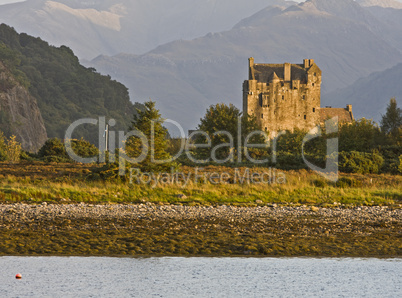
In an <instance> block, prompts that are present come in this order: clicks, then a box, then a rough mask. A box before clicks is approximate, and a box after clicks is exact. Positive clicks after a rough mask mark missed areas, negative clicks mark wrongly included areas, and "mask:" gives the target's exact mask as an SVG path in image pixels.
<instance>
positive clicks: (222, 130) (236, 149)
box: [192, 104, 267, 163]
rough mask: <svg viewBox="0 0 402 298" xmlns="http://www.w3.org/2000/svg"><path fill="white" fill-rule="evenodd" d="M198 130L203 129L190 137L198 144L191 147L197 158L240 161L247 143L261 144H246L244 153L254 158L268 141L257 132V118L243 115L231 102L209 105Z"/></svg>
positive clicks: (263, 135) (242, 159) (244, 156)
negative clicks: (194, 148) (194, 147)
mask: <svg viewBox="0 0 402 298" xmlns="http://www.w3.org/2000/svg"><path fill="white" fill-rule="evenodd" d="M197 131H198V132H202V133H198V132H197V133H196V134H195V135H194V137H193V138H192V140H193V141H194V143H195V144H196V146H197V148H196V150H194V152H195V156H196V158H197V160H205V161H211V160H215V161H216V162H218V163H221V162H233V161H237V162H241V161H244V160H245V159H246V155H245V154H246V153H245V147H248V146H247V145H254V144H256V145H257V146H261V148H258V147H257V146H256V147H254V148H252V147H249V148H248V150H247V152H248V153H247V154H249V156H250V157H251V158H253V159H258V158H260V157H261V156H262V155H264V154H265V153H266V150H267V148H263V147H264V146H266V145H267V144H266V136H265V134H262V133H261V132H260V130H259V128H258V125H257V122H256V119H255V118H254V117H251V116H248V115H243V114H242V112H241V111H240V110H239V109H238V108H236V107H235V106H234V105H232V104H230V105H226V104H216V105H211V106H210V107H209V108H208V109H207V111H206V113H205V116H204V118H202V119H201V122H200V124H199V126H198V127H197ZM254 132H256V133H255V134H253V133H254ZM207 136H208V138H209V140H210V142H209V140H208V139H207ZM239 137H240V138H239ZM239 142H240V143H239ZM200 145H201V146H200ZM206 145H208V146H206ZM202 146H206V147H202ZM264 149H265V150H264ZM239 157H240V160H238V159H239Z"/></svg>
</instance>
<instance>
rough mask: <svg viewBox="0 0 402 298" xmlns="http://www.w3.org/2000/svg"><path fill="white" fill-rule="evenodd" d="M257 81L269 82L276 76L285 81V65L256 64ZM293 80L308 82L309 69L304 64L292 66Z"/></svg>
mask: <svg viewBox="0 0 402 298" xmlns="http://www.w3.org/2000/svg"><path fill="white" fill-rule="evenodd" d="M253 70H254V75H255V79H256V80H257V81H259V82H264V83H266V82H269V81H270V80H272V78H274V74H276V76H277V77H278V78H279V79H281V80H284V77H285V69H284V64H254V65H253ZM290 73H291V80H299V81H301V82H305V81H306V76H307V69H305V68H304V65H303V64H291V72H290Z"/></svg>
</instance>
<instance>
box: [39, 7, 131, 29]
mask: <svg viewBox="0 0 402 298" xmlns="http://www.w3.org/2000/svg"><path fill="white" fill-rule="evenodd" d="M43 11H45V12H46V13H49V14H51V15H52V14H56V13H57V12H64V13H68V14H70V15H73V16H75V17H78V18H80V19H83V20H88V21H90V22H91V23H93V24H95V25H98V26H102V27H106V28H108V29H112V30H115V31H120V30H121V25H120V18H121V17H122V14H124V12H125V8H124V6H123V5H122V4H116V5H113V6H112V7H110V9H109V11H99V10H96V9H93V8H87V9H75V8H71V7H69V6H67V5H65V4H63V3H59V2H55V1H47V2H46V3H45V5H44V7H43Z"/></svg>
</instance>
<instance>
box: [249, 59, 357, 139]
mask: <svg viewBox="0 0 402 298" xmlns="http://www.w3.org/2000/svg"><path fill="white" fill-rule="evenodd" d="M321 75H322V72H321V69H320V68H319V67H318V66H317V65H316V64H315V63H314V60H313V59H304V61H303V64H290V63H285V64H256V63H254V58H250V59H249V79H248V80H246V81H244V83H243V113H247V114H249V115H254V116H255V117H256V118H257V123H258V125H259V126H260V127H261V129H262V130H265V131H268V132H270V136H274V135H275V133H276V132H279V131H282V130H290V131H293V130H294V129H302V130H310V129H311V128H313V127H315V126H316V125H318V124H320V123H323V122H324V121H325V120H327V119H329V118H332V117H335V116H338V119H339V122H344V123H349V122H352V121H353V113H352V106H351V105H348V106H347V107H346V109H343V108H339V109H334V108H331V107H326V108H321Z"/></svg>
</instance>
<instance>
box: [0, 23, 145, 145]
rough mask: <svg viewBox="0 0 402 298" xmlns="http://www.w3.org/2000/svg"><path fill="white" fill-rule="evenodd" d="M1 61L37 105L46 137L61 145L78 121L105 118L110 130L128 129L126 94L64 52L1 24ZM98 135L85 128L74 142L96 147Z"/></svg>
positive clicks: (129, 112) (130, 111)
mask: <svg viewBox="0 0 402 298" xmlns="http://www.w3.org/2000/svg"><path fill="white" fill-rule="evenodd" d="M0 60H1V61H3V62H4V64H5V65H6V66H7V67H8V68H9V69H10V71H11V72H12V73H13V74H14V76H15V77H16V78H17V80H19V82H20V83H21V84H22V85H24V86H26V87H28V90H29V92H30V93H31V95H32V96H34V97H35V98H36V99H37V101H38V105H39V108H40V111H41V114H42V117H43V119H44V122H45V126H46V130H47V135H48V137H58V138H62V139H63V138H64V135H65V131H66V129H67V127H68V126H69V125H70V124H71V123H72V122H74V121H75V120H78V119H81V118H98V117H99V116H106V118H107V119H108V118H113V119H115V120H116V122H117V124H116V126H115V127H114V129H115V130H118V129H123V130H127V128H128V127H129V125H130V122H131V119H132V117H133V113H134V111H135V108H134V105H133V104H132V103H131V102H130V100H129V94H128V90H127V88H126V87H125V86H124V85H123V84H120V83H118V82H116V81H113V80H111V78H110V77H109V76H103V75H100V74H99V73H97V72H96V70H95V69H93V68H86V67H84V66H82V65H81V64H80V63H79V61H78V58H77V57H76V56H75V55H74V53H73V52H72V51H71V50H70V49H69V48H68V47H66V46H61V47H60V48H57V47H53V46H50V45H49V44H48V43H47V42H45V41H43V40H41V39H40V38H34V37H31V36H29V35H27V34H24V33H21V34H18V33H17V32H16V31H15V30H14V29H13V28H11V27H9V26H7V25H5V24H1V25H0ZM138 105H139V104H138ZM139 106H140V105H139ZM98 135H99V133H98V128H97V127H95V126H93V125H92V126H90V125H88V126H85V127H84V126H81V127H79V129H77V131H76V134H75V135H74V137H76V138H80V137H84V138H85V139H87V140H90V141H91V142H93V143H96V142H97V138H98Z"/></svg>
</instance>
